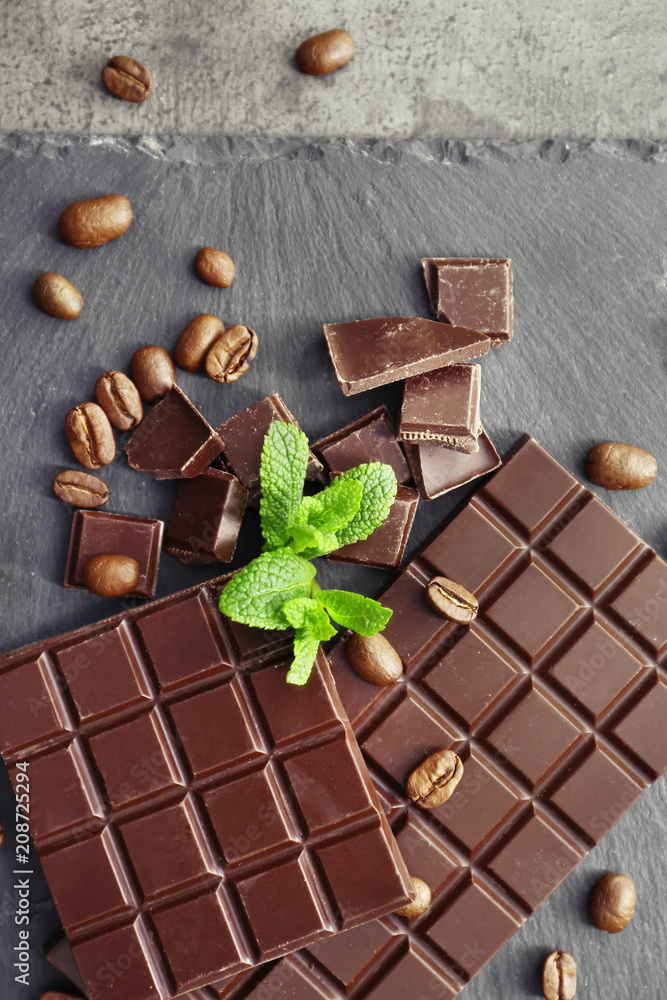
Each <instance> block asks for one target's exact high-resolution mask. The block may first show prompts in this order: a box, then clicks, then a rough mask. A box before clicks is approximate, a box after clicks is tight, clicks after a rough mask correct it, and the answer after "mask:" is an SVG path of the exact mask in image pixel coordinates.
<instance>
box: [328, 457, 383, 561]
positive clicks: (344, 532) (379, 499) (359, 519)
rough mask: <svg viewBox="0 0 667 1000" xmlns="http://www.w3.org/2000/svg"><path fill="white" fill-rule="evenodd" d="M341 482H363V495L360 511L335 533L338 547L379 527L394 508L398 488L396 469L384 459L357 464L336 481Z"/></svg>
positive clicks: (367, 534)
mask: <svg viewBox="0 0 667 1000" xmlns="http://www.w3.org/2000/svg"><path fill="white" fill-rule="evenodd" d="M341 481H342V482H350V481H352V482H358V483H361V486H362V494H361V502H360V505H359V510H358V511H357V513H356V514H355V515H354V517H353V518H352V520H351V521H350V523H349V524H348V525H347V526H346V527H345V528H342V529H341V530H340V531H337V532H336V534H337V536H338V545H339V546H342V545H350V544H351V543H352V542H358V541H361V539H363V538H368V536H369V535H370V534H371V532H372V531H375V529H376V528H379V527H380V525H381V524H382V522H383V521H384V520H385V518H386V517H387V514H388V513H389V511H390V510H391V507H392V504H393V502H394V500H395V499H396V490H397V489H398V484H397V482H396V474H395V472H394V470H393V469H392V467H391V466H390V465H385V464H384V463H383V462H371V463H370V464H369V465H358V466H356V468H354V469H350V470H349V471H348V472H343V473H342V474H341V475H340V476H338V478H337V479H336V480H335V482H336V483H338V482H341ZM332 485H333V483H332Z"/></svg>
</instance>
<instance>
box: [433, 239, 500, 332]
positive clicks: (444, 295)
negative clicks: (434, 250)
mask: <svg viewBox="0 0 667 1000" xmlns="http://www.w3.org/2000/svg"><path fill="white" fill-rule="evenodd" d="M422 267H423V269H424V279H425V281H426V290H427V291H428V296H429V299H430V300H431V309H432V310H433V312H434V313H435V315H436V316H437V317H438V319H440V320H444V322H446V323H453V324H454V325H455V326H467V327H470V329H472V330H479V331H480V333H486V334H488V335H489V337H491V340H492V341H493V346H494V347H497V346H498V344H502V343H507V341H509V340H511V339H512V332H513V325H514V293H513V289H512V284H513V282H512V261H511V260H507V259H505V258H491V257H472V258H470V257H426V258H424V259H423V260H422Z"/></svg>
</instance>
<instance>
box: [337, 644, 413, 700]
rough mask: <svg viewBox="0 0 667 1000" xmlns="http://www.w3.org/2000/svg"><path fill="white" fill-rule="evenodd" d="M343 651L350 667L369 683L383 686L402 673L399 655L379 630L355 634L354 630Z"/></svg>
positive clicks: (396, 678)
mask: <svg viewBox="0 0 667 1000" xmlns="http://www.w3.org/2000/svg"><path fill="white" fill-rule="evenodd" d="M345 652H346V654H347V658H348V661H349V663H350V666H351V667H352V669H353V670H354V671H355V673H357V674H358V675H359V677H361V679H362V680H364V681H368V683H369V684H377V685H378V686H380V687H384V686H385V685H387V684H393V683H394V681H397V680H398V679H399V678H400V677H401V675H402V674H403V663H402V661H401V658H400V656H399V655H398V653H397V652H396V650H395V649H394V647H393V646H392V644H391V643H390V642H389V641H388V640H387V639H385V637H384V636H383V635H382V634H381V633H380V632H378V633H377V635H357V633H356V632H355V633H354V634H353V635H351V636H350V638H349V639H348V640H347V642H346V644H345Z"/></svg>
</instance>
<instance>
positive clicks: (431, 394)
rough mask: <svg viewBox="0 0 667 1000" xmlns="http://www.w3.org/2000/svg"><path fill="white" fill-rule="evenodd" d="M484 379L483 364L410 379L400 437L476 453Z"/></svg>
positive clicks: (456, 367)
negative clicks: (481, 390) (482, 382)
mask: <svg viewBox="0 0 667 1000" xmlns="http://www.w3.org/2000/svg"><path fill="white" fill-rule="evenodd" d="M481 378H482V369H481V367H480V365H450V366H449V368H442V369H440V371H436V372H427V373H426V374H425V375H415V377H414V378H409V379H408V380H407V381H406V383H405V387H404V389H403V407H402V409H401V422H400V424H399V428H398V436H399V438H400V439H401V440H402V441H429V442H431V443H432V444H444V445H447V446H448V447H449V448H453V449H454V450H455V451H465V452H468V453H471V452H475V451H477V450H478V449H479V445H478V443H477V438H478V437H479V435H480V433H481V430H482V425H481V423H480V420H479V393H480V384H481Z"/></svg>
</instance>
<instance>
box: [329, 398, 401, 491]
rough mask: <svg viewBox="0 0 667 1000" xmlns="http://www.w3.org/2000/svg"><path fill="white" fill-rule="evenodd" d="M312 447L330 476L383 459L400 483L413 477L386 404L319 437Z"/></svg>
mask: <svg viewBox="0 0 667 1000" xmlns="http://www.w3.org/2000/svg"><path fill="white" fill-rule="evenodd" d="M311 447H312V450H313V451H314V452H315V454H316V455H317V457H318V458H320V459H321V460H322V461H323V462H324V465H325V467H326V469H327V471H328V472H329V475H331V476H335V475H336V474H337V473H339V472H347V470H348V469H353V468H354V467H355V466H356V465H364V464H365V463H366V462H384V463H385V464H386V465H390V466H391V467H392V469H393V470H394V472H395V473H396V480H397V482H398V483H399V485H404V484H405V483H408V482H409V481H410V480H411V479H412V473H411V471H410V468H409V466H408V463H407V461H406V458H405V455H404V454H403V449H402V448H401V446H400V444H399V443H398V441H397V440H396V428H395V427H394V421H393V420H392V419H391V415H390V413H389V410H388V409H387V407H386V406H378V408H377V409H376V410H371V412H370V413H365V414H364V415H363V416H361V417H358V418H357V419H356V420H353V421H352V423H350V424H347V425H346V426H345V427H341V429H340V430H338V431H334V433H333V434H329V435H327V437H324V438H320V440H319V441H316V442H315V444H313V445H311Z"/></svg>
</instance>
